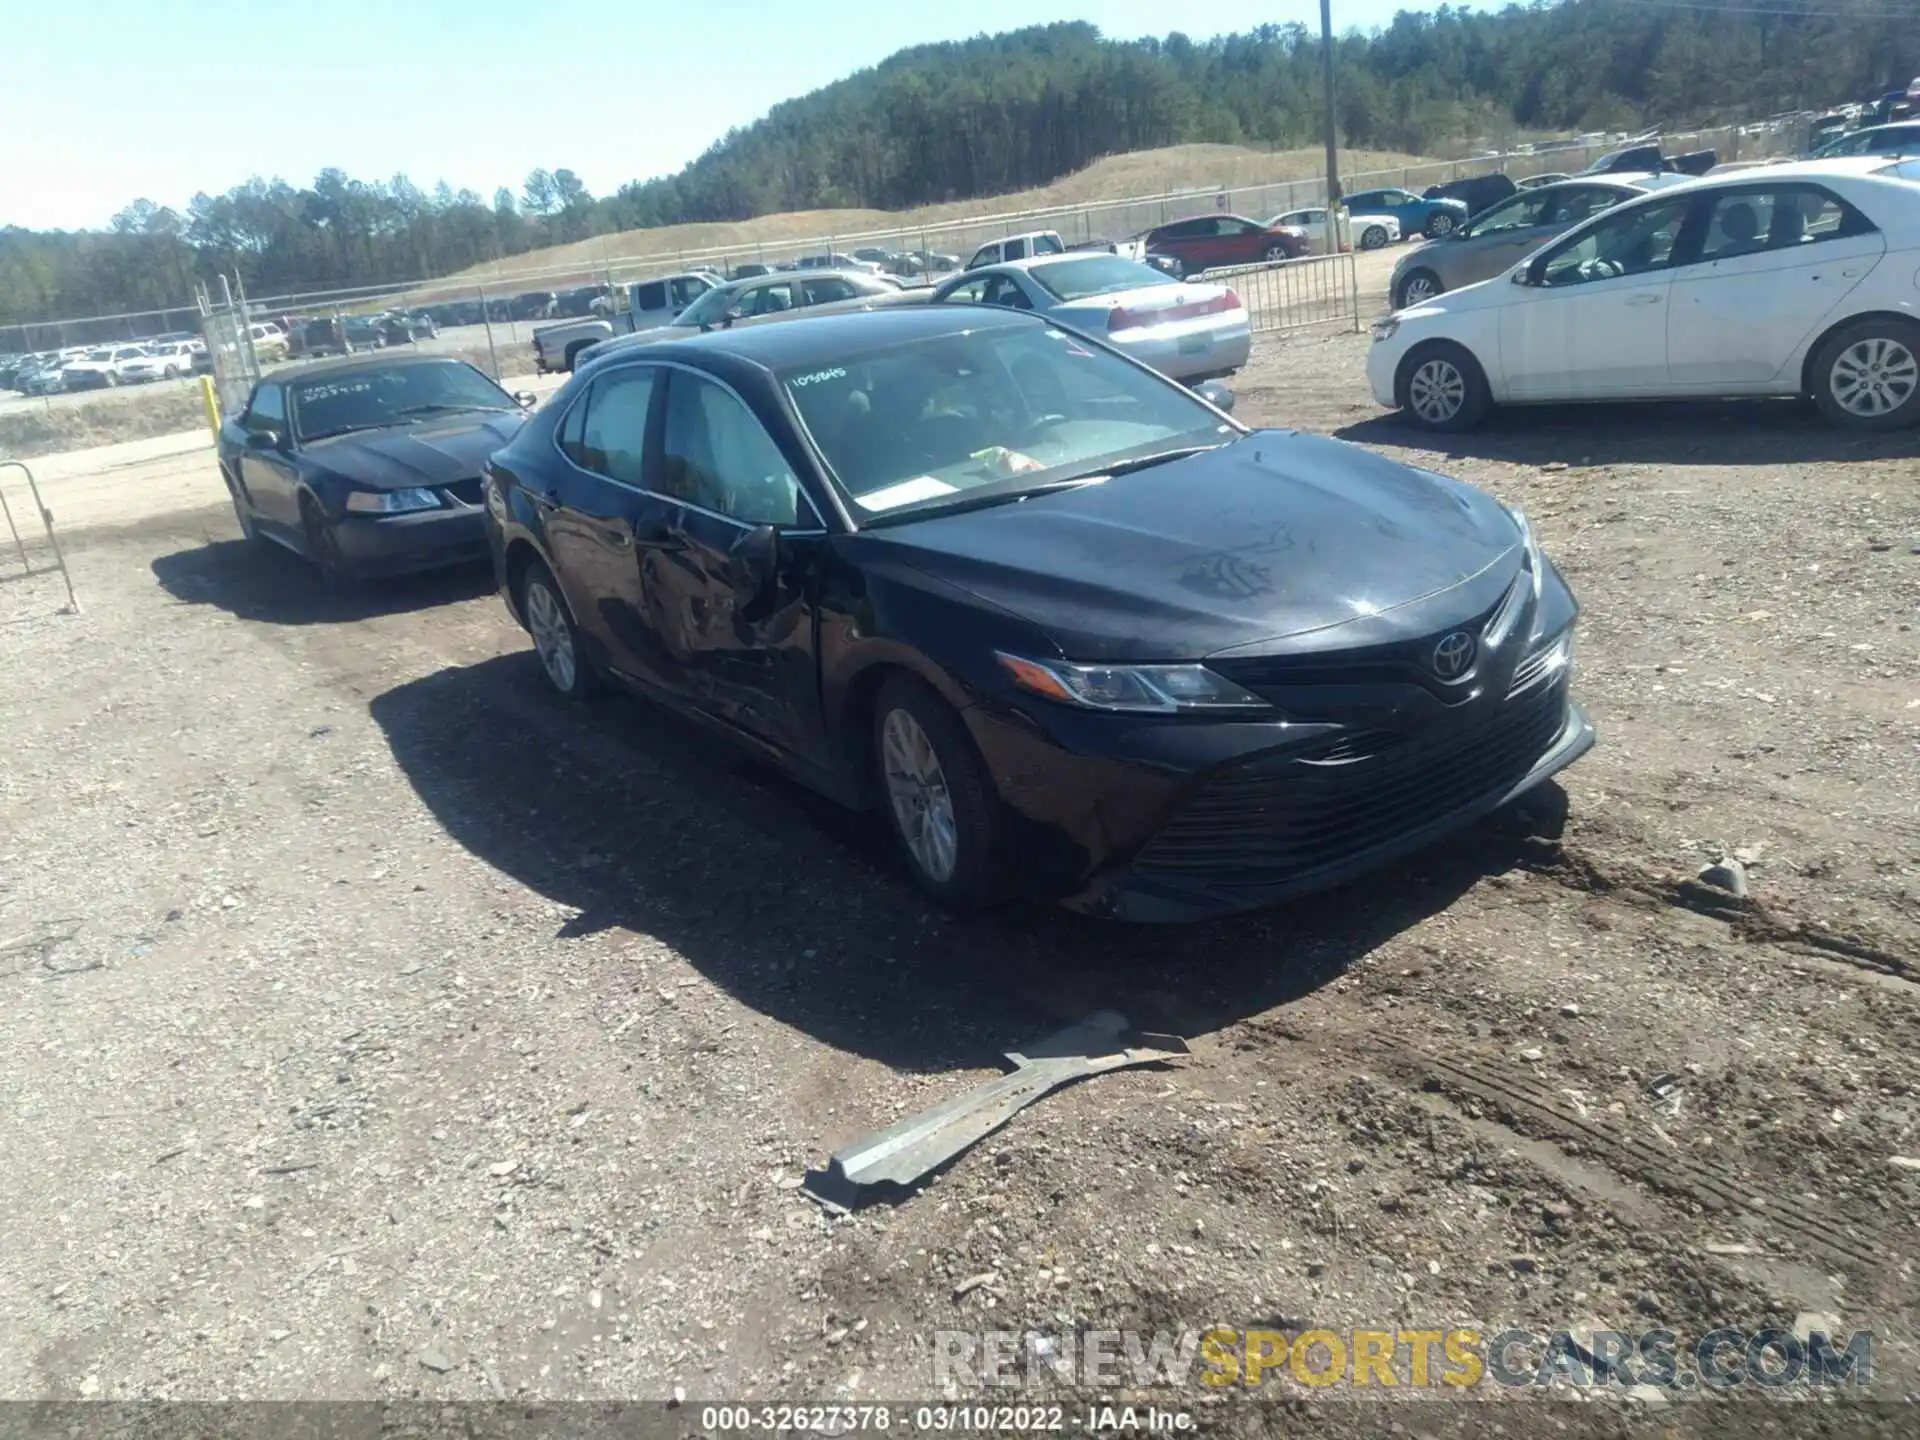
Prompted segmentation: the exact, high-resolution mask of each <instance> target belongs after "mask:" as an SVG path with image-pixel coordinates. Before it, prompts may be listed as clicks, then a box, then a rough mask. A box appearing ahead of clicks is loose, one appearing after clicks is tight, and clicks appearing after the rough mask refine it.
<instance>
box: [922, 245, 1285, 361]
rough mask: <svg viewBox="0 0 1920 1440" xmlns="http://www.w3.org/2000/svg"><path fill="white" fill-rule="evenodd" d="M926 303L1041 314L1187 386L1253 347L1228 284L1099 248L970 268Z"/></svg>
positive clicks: (1244, 312) (1242, 313)
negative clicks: (1179, 274)
mask: <svg viewBox="0 0 1920 1440" xmlns="http://www.w3.org/2000/svg"><path fill="white" fill-rule="evenodd" d="M928 303H929V304H935V305H939V304H969V303H970V304H976V305H1005V306H1008V307H1009V308H1011V309H1014V310H1034V311H1038V312H1039V313H1041V314H1043V315H1048V316H1051V317H1053V318H1054V319H1056V320H1058V321H1060V322H1061V323H1062V324H1064V325H1071V326H1073V327H1074V328H1075V329H1077V330H1083V331H1086V332H1087V333H1089V334H1092V335H1097V336H1100V337H1101V338H1102V339H1104V340H1106V342H1107V343H1108V344H1110V345H1112V346H1114V347H1115V348H1116V349H1118V350H1120V351H1121V352H1122V353H1124V354H1127V355H1131V356H1133V358H1134V359H1136V360H1139V361H1140V362H1142V363H1143V364H1146V365H1151V366H1152V367H1153V368H1154V369H1156V370H1158V371H1159V372H1160V373H1161V374H1162V375H1165V376H1166V377H1167V378H1168V379H1171V380H1180V381H1184V382H1186V383H1188V384H1193V383H1196V382H1198V381H1201V380H1211V379H1216V378H1218V377H1220V376H1223V375H1231V374H1232V373H1233V372H1234V371H1235V370H1238V369H1239V368H1240V367H1241V366H1242V365H1244V364H1246V363H1247V354H1248V352H1249V350H1250V349H1251V348H1252V334H1251V330H1250V327H1249V326H1248V323H1247V310H1246V307H1245V306H1244V305H1242V304H1241V303H1240V297H1239V296H1238V295H1236V294H1235V293H1234V292H1233V291H1232V290H1230V289H1229V288H1227V287H1226V286H1225V285H1206V284H1202V283H1200V282H1199V281H1197V280H1177V279H1175V278H1174V277H1173V276H1171V275H1168V274H1167V273H1166V272H1164V271H1162V270H1156V269H1155V268H1154V267H1153V266H1151V265H1142V264H1141V263H1140V262H1139V261H1137V260H1129V259H1127V258H1126V257H1125V256H1121V255H1108V254H1105V253H1102V252H1097V251H1095V252H1081V253H1075V252H1072V251H1069V252H1067V253H1066V254H1064V255H1041V256H1038V257H1035V258H1032V259H1027V260H1009V261H1006V262H1005V263H1003V264H1000V265H989V266H987V267H985V268H984V269H980V270H968V271H966V272H964V273H963V274H960V275H957V276H955V277H954V278H953V279H951V280H948V281H947V282H946V283H944V284H943V285H941V286H940V287H939V288H938V289H936V290H935V291H934V292H933V294H932V296H931V297H930V298H929V300H928Z"/></svg>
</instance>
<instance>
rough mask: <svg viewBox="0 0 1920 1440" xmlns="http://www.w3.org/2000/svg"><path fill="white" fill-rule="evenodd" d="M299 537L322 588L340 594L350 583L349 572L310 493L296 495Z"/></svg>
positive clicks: (337, 540)
mask: <svg viewBox="0 0 1920 1440" xmlns="http://www.w3.org/2000/svg"><path fill="white" fill-rule="evenodd" d="M300 538H301V541H302V542H303V544H304V547H305V549H306V552H307V560H308V562H309V563H310V564H311V565H312V566H313V569H314V573H315V574H316V575H317V576H318V577H319V579H320V586H321V588H322V589H323V590H325V591H326V592H327V593H328V594H329V595H340V594H344V593H345V592H346V591H348V590H350V589H351V588H352V587H353V575H352V573H351V572H350V571H349V570H348V569H347V562H346V561H345V560H344V559H343V558H342V557H341V554H340V541H339V539H338V537H336V536H335V535H334V533H333V527H332V526H330V525H328V524H327V517H326V516H325V515H324V514H323V513H321V510H320V502H319V501H317V500H315V499H314V498H313V497H312V496H311V495H305V494H303V495H302V496H301V497H300Z"/></svg>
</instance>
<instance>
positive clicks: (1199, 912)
mask: <svg viewBox="0 0 1920 1440" xmlns="http://www.w3.org/2000/svg"><path fill="white" fill-rule="evenodd" d="M486 478H487V483H486V489H485V504H486V512H487V531H488V535H489V538H490V540H491V543H492V547H493V556H494V563H495V567H496V570H497V572H498V577H499V580H500V582H501V585H502V588H503V591H504V594H505V596H506V599H507V602H508V604H509V605H510V607H511V608H512V611H513V613H514V615H515V616H516V617H517V618H518V619H519V620H520V622H521V623H522V624H523V625H525V626H526V628H527V629H528V630H530V631H531V632H532V635H533V640H534V646H535V649H536V650H537V652H538V654H539V658H540V661H541V664H542V666H543V668H544V670H545V672H546V675H547V678H548V680H549V681H550V682H551V683H552V684H553V686H554V687H555V688H557V689H558V690H559V691H561V692H562V693H563V694H565V695H567V696H570V697H584V696H586V695H587V694H589V693H590V692H592V691H593V690H594V689H595V688H596V687H597V686H598V684H599V683H600V682H601V681H602V680H604V679H607V678H611V679H614V680H616V681H618V682H619V683H621V684H622V685H625V686H628V687H630V688H632V689H634V690H637V691H639V692H641V693H643V694H646V695H649V696H652V697H655V698H657V699H659V700H661V701H663V702H665V703H666V704H669V705H672V706H675V707H678V708H680V709H682V710H685V711H687V712H689V713H691V714H693V715H694V716H696V717H697V718H699V719H701V720H704V721H707V722H710V723H711V724H713V725H715V726H717V727H719V728H720V729H721V730H723V731H725V732H727V733H729V734H731V735H733V736H735V737H736V738H738V739H739V740H740V741H741V742H742V743H743V744H745V745H747V746H748V747H750V748H751V749H752V750H754V751H755V752H757V753H759V754H760V755H762V756H765V757H767V758H769V759H771V760H773V761H774V762H776V763H777V764H780V765H782V766H785V767H786V768H787V769H789V770H790V771H791V772H793V773H794V774H795V775H797V776H799V777H800V778H802V779H803V780H805V781H807V782H808V783H810V784H812V785H814V786H816V787H818V788H819V789H821V790H823V791H825V792H826V793H828V794H830V795H832V796H834V797H836V798H838V799H840V800H842V801H844V802H846V803H848V804H851V805H869V804H870V805H874V806H876V807H877V808H879V809H880V810H881V811H882V812H883V813H884V814H885V815H886V817H887V819H888V823H889V824H890V825H891V827H892V830H893V833H894V835H895V836H896V838H897V839H898V841H899V849H900V853H901V855H902V857H903V859H904V861H905V864H906V866H907V868H908V870H909V871H910V873H911V874H912V875H913V877H914V879H915V880H916V881H917V882H918V883H919V884H920V885H921V886H922V887H923V888H924V889H925V890H927V891H928V892H929V893H930V894H932V895H933V896H935V897H936V898H938V899H940V900H942V901H944V902H947V903H949V904H953V905H957V906H975V905H981V904H985V903H989V902H991V901H993V900H996V899H998V898H1000V897H1002V896H1004V895H1007V894H1008V893H1010V892H1012V891H1014V890H1020V891H1024V892H1027V893H1032V894H1040V895H1047V896H1052V897H1058V898H1062V899H1065V900H1067V901H1068V902H1069V903H1070V904H1073V905H1076V906H1078V907H1080V908H1083V909H1086V910H1089V911H1092V912H1094V913H1097V914H1102V915H1109V916H1117V917H1123V918H1127V919H1136V920H1176V919H1191V918H1195V917H1199V916H1203V915H1208V914H1213V913H1218V912H1223V911H1229V910H1234V909H1239V908H1243V907H1248V906H1253V905H1259V904H1264V903H1267V902H1270V901H1274V900H1278V899H1280V898H1283V897H1285V896H1288V895H1292V894H1295V893H1298V892H1300V891H1303V890H1309V889H1313V888H1316V887H1319V886H1323V885H1328V884H1331V883H1333V882H1335V881H1337V880H1339V879H1341V878H1343V877H1345V876H1348V875H1351V874H1354V873H1356V872H1359V871H1362V870H1365V869H1367V868H1369V867H1372V866H1376V865H1379V864H1380V863H1382V862H1383V861H1385V860H1388V859H1390V858H1391V857H1393V856H1396V855H1399V854H1402V853H1404V852H1406V851H1409V850H1412V849H1414V848H1415V847H1417V846H1420V845H1424V844H1426V843H1428V842H1430V841H1432V840H1434V839H1435V838H1437V837H1439V836H1442V835H1444V834H1446V833H1448V832H1449V831H1451V830H1453V829H1455V828H1457V827H1459V826H1461V825H1463V824H1465V823H1467V822H1468V821H1470V820H1472V819H1474V818H1475V817H1477V816H1479V815H1482V814H1484V813H1486V812H1488V811H1491V810H1493V809H1494V808H1495V807H1497V806H1499V805H1500V804H1502V803H1503V802H1505V801H1506V800H1508V799H1510V798H1512V797H1513V796H1515V795H1518V794H1520V793H1521V792H1523V791H1525V790H1527V789H1528V788H1529V787H1531V786H1534V785H1537V784H1539V783H1540V782H1541V781H1543V780H1545V779H1546V778H1547V777H1548V776H1550V775H1552V774H1553V773H1554V772H1555V771H1557V770H1559V769H1561V768H1562V767H1563V766H1565V765H1567V764H1569V763H1570V762H1571V761H1573V760H1574V759H1575V758H1576V757H1577V756H1579V755H1580V754H1582V753H1583V752H1584V751H1585V750H1586V749H1587V748H1588V747H1589V746H1590V745H1591V744H1592V742H1593V733H1592V729H1591V727H1590V726H1589V724H1588V722H1587V719H1586V717H1585V716H1584V715H1583V714H1582V713H1581V711H1580V710H1579V708H1578V707H1577V706H1575V705H1574V704H1573V702H1572V701H1571V699H1570V698H1569V696H1568V670H1569V663H1570V659H1571V644H1572V630H1573V622H1574V615H1575V608H1576V607H1575V605H1574V601H1573V597H1572V596H1571V595H1570V594H1569V593H1568V591H1567V588H1566V586H1565V585H1564V584H1563V583H1562V581H1561V579H1560V576H1559V575H1558V573H1557V572H1556V571H1555V570H1554V568H1553V567H1552V565H1550V564H1549V563H1548V562H1547V560H1546V559H1545V557H1544V556H1543V555H1542V554H1541V553H1540V551H1539V549H1538V548H1537V546H1536V545H1535V544H1534V541H1533V538H1532V535H1531V533H1530V532H1529V530H1528V527H1527V524H1526V521H1525V520H1524V518H1523V517H1521V516H1520V515H1519V514H1517V513H1515V512H1512V511H1509V510H1507V509H1505V508H1503V507H1502V506H1501V505H1499V504H1497V503H1496V502H1495V501H1493V500H1492V499H1490V498H1488V497H1487V496H1485V495H1483V494H1481V493H1479V492H1478V491H1475V490H1473V489H1470V488H1469V487H1467V486H1466V485H1463V484H1460V483H1459V482H1457V481H1454V480H1450V479H1447V478H1445V477H1444V476H1440V475H1435V474H1431V473H1428V472H1425V471H1420V470H1414V469H1410V468H1408V467H1407V466H1405V465H1401V464H1397V463H1395V462H1393V461H1391V460H1387V459H1384V458H1382V457H1380V456H1377V455H1373V454H1371V453H1369V452H1367V451H1365V450H1361V449H1358V448H1356V447H1353V446H1348V445H1344V444H1341V443H1339V442H1338V441H1333V440H1327V439H1322V438H1319V437H1315V436H1308V435H1300V434H1294V433H1291V432H1283V431H1248V430H1245V429H1243V428H1242V427H1240V426H1239V425H1237V424H1235V423H1234V422H1233V421H1232V420H1230V419H1228V418H1227V416H1226V415H1224V414H1222V413H1221V412H1220V411H1218V410H1216V409H1214V408H1213V407H1211V406H1210V405H1208V404H1206V403H1204V402H1203V401H1202V400H1200V399H1198V398H1196V397H1195V396H1194V395H1193V394H1192V393H1190V392H1189V391H1187V390H1185V389H1184V388H1182V387H1181V386H1179V385H1176V384H1174V383H1172V382H1170V381H1168V380H1165V379H1163V378H1162V377H1160V376H1159V375H1157V374H1155V373H1154V372H1153V371H1151V370H1149V369H1147V368H1146V367H1145V366H1142V365H1139V364H1136V363H1135V362H1133V361H1131V360H1129V359H1126V358H1124V357H1122V356H1121V355H1120V354H1118V353H1117V352H1116V351H1114V350H1111V349H1109V348H1107V347H1106V346H1104V345H1102V344H1100V343H1098V342H1096V341H1093V340H1091V339H1089V338H1087V337H1086V336H1084V335H1081V334H1078V333H1075V332H1072V331H1068V330H1065V329H1062V328H1060V327H1057V326H1055V325H1051V324H1049V323H1048V322H1047V321H1045V320H1044V319H1041V318H1038V317H1035V316H1033V315H1030V314H1022V313H1019V312H1015V311H1010V310H1006V309H1001V308H996V307H986V306H981V307H972V306H944V305H943V306H924V307H922V306H905V307H897V308H887V309H880V310H874V311H870V312H865V313H856V314H843V315H832V316H822V317H819V318H814V319H804V320H796V321H794V322H793V323H791V324H787V325H766V326H755V327H736V328H734V329H732V330H716V331H714V332H712V333H710V334H707V335H702V336H698V337H695V338H692V339H687V340H676V341H667V342H663V343H661V344H657V345H650V346H645V347H641V348H636V349H632V350H626V351H619V352H615V353H613V354H610V355H608V356H606V357H605V358H603V359H600V360H597V361H595V362H593V363H591V364H589V365H586V366H583V367H582V368H581V370H580V372H579V373H578V374H576V375H575V376H574V377H573V379H572V381H571V382H570V383H569V384H568V385H567V386H566V388H565V389H564V390H562V391H561V392H560V394H559V395H558V396H557V397H556V399H555V400H554V401H553V402H552V403H551V404H549V405H548V406H546V407H545V408H544V409H543V410H542V411H541V412H540V413H539V414H537V415H535V416H534V417H533V418H532V419H531V420H530V421H529V422H528V423H527V425H526V427H525V428H524V429H523V430H522V431H521V432H520V434H519V436H518V437H517V438H516V439H515V440H514V442H513V443H512V444H510V445H508V446H507V447H506V448H505V449H504V450H502V451H500V452H499V453H498V454H496V455H495V456H494V457H493V459H492V461H491V462H490V464H489V466H488V469H487V477H486Z"/></svg>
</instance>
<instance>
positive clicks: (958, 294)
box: [940, 277, 991, 305]
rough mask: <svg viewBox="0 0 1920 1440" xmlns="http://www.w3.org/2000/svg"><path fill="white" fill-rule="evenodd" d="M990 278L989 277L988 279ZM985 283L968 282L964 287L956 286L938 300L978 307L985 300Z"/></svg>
mask: <svg viewBox="0 0 1920 1440" xmlns="http://www.w3.org/2000/svg"><path fill="white" fill-rule="evenodd" d="M989 278H991V277H989ZM986 294H987V281H986V280H969V281H967V283H966V284H964V285H956V286H954V287H953V289H951V290H949V291H947V293H946V294H945V295H942V296H941V297H940V298H941V299H942V300H950V301H952V302H953V303H954V304H956V305H978V304H979V303H980V302H981V301H982V300H984V299H985V298H986Z"/></svg>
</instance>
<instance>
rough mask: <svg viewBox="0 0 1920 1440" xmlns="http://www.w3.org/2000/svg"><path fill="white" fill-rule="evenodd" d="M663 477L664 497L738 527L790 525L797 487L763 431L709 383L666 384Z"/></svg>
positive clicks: (681, 377) (681, 375) (679, 375)
mask: <svg viewBox="0 0 1920 1440" xmlns="http://www.w3.org/2000/svg"><path fill="white" fill-rule="evenodd" d="M662 459H663V462H664V471H665V473H664V474H663V476H662V480H663V481H664V483H663V484H662V486H661V487H660V488H661V489H663V490H665V491H666V493H668V494H669V495H672V496H675V497H676V498H678V499H681V500H684V501H686V502H687V503H688V504H689V505H698V506H699V507H700V508H701V509H703V510H711V511H714V512H715V513H717V514H720V515H727V516H731V517H732V518H733V519H735V520H738V521H740V522H741V523H742V524H744V525H789V526H790V525H796V524H798V523H799V520H800V516H801V514H802V513H803V509H802V505H801V501H800V484H799V481H797V480H796V479H795V478H794V474H793V470H792V467H791V466H789V465H788V464H787V461H786V457H785V456H784V455H782V454H781V453H780V448H779V446H777V445H775V444H774V443H773V438H772V437H771V436H769V435H768V434H767V432H766V428H765V427H764V426H762V425H761V423H760V422H759V420H757V419H756V418H754V415H753V412H752V411H750V410H749V409H747V407H746V406H745V405H744V404H742V403H741V402H740V401H739V400H738V399H737V398H735V397H734V396H733V395H732V394H731V393H729V392H728V391H727V390H725V389H722V388H721V387H720V386H719V385H716V384H714V383H713V382H712V381H711V380H705V379H702V378H701V377H699V376H697V375H694V374H691V373H690V372H688V371H685V370H677V371H675V372H674V374H673V378H672V380H671V381H669V382H668V385H667V422H666V438H665V441H664V443H663V446H662Z"/></svg>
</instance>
